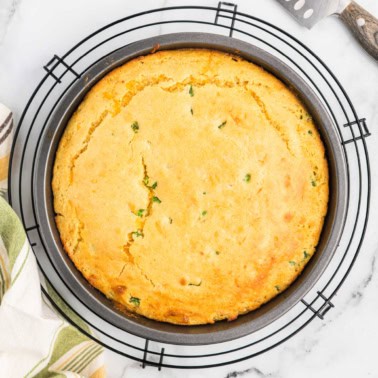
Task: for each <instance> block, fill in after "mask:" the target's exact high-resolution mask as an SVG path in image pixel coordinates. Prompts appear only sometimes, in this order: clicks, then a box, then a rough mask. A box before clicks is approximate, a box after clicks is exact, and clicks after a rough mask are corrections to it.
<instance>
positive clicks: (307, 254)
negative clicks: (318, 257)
mask: <svg viewBox="0 0 378 378" xmlns="http://www.w3.org/2000/svg"><path fill="white" fill-rule="evenodd" d="M303 256H304V259H308V258H309V257H310V254H309V253H307V251H303Z"/></svg>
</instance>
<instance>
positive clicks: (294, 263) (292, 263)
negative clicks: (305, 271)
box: [289, 260, 297, 266]
mask: <svg viewBox="0 0 378 378" xmlns="http://www.w3.org/2000/svg"><path fill="white" fill-rule="evenodd" d="M289 264H290V265H292V266H295V265H297V263H296V262H295V261H293V260H290V261H289Z"/></svg>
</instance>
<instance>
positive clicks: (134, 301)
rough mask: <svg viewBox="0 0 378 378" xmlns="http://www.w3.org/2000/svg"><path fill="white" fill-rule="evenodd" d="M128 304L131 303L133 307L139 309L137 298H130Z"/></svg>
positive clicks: (138, 299)
mask: <svg viewBox="0 0 378 378" xmlns="http://www.w3.org/2000/svg"><path fill="white" fill-rule="evenodd" d="M129 302H130V303H132V304H133V305H134V306H136V307H139V306H140V298H137V297H131V298H130V299H129Z"/></svg>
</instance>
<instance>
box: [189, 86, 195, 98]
mask: <svg viewBox="0 0 378 378" xmlns="http://www.w3.org/2000/svg"><path fill="white" fill-rule="evenodd" d="M189 94H190V96H191V97H193V96H194V90H193V87H192V86H190V87H189Z"/></svg>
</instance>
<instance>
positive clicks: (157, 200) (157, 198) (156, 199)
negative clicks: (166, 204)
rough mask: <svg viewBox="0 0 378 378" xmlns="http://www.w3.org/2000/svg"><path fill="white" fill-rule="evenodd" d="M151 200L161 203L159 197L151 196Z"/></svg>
mask: <svg viewBox="0 0 378 378" xmlns="http://www.w3.org/2000/svg"><path fill="white" fill-rule="evenodd" d="M152 202H157V203H161V200H160V199H159V197H156V196H154V197H152Z"/></svg>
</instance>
